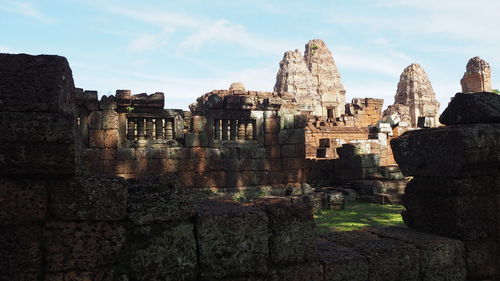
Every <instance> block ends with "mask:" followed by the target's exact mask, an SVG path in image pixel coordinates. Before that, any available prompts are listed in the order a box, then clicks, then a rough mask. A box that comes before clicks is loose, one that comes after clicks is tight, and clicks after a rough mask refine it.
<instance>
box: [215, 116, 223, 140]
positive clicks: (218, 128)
mask: <svg viewBox="0 0 500 281" xmlns="http://www.w3.org/2000/svg"><path fill="white" fill-rule="evenodd" d="M220 121H221V120H219V119H214V139H215V140H220V139H221V136H222V129H221V126H220Z"/></svg>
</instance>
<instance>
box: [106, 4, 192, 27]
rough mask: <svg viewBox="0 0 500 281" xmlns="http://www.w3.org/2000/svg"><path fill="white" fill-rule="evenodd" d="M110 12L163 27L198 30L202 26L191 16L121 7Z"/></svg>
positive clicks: (113, 7) (111, 8)
mask: <svg viewBox="0 0 500 281" xmlns="http://www.w3.org/2000/svg"><path fill="white" fill-rule="evenodd" d="M109 11H110V12H112V13H115V14H120V15H123V16H126V17H129V18H132V19H135V20H138V21H141V22H147V23H156V24H158V23H160V24H162V25H163V26H166V27H169V28H173V27H188V28H196V27H198V26H200V25H201V22H200V21H199V20H197V19H194V18H192V17H190V16H187V15H183V14H178V13H170V12H165V11H151V10H150V11H144V10H140V9H131V8H125V7H119V6H111V7H110V8H109Z"/></svg>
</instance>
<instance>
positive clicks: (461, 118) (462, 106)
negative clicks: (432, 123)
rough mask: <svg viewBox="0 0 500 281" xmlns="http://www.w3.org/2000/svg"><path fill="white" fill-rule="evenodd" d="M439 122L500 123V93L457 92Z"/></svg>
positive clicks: (448, 123)
mask: <svg viewBox="0 0 500 281" xmlns="http://www.w3.org/2000/svg"><path fill="white" fill-rule="evenodd" d="M439 122H441V123H443V124H446V125H456V124H481V123H500V95H498V94H495V93H489V92H481V93H474V94H464V93H457V94H456V95H455V97H454V98H453V99H452V100H451V102H450V103H449V104H448V107H447V108H446V109H445V110H444V111H443V114H441V117H439Z"/></svg>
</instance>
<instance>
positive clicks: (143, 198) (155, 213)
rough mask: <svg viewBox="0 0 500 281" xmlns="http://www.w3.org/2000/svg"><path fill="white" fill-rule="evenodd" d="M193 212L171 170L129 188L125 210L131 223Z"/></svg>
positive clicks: (172, 218) (187, 215) (177, 217)
mask: <svg viewBox="0 0 500 281" xmlns="http://www.w3.org/2000/svg"><path fill="white" fill-rule="evenodd" d="M193 177H194V175H193ZM194 212H195V211H194V208H193V201H192V199H191V198H190V197H189V196H188V194H187V193H186V192H185V191H184V190H183V189H182V186H181V182H179V179H178V178H177V176H176V175H175V174H165V175H162V176H161V177H160V178H158V179H157V180H155V181H153V182H147V183H145V184H141V185H136V186H133V187H132V188H131V189H130V190H129V200H128V210H127V213H128V217H129V218H130V220H132V222H134V223H135V224H138V225H145V224H152V223H158V222H165V221H179V220H185V219H188V218H190V217H192V216H194Z"/></svg>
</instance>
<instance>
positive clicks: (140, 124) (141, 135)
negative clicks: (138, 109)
mask: <svg viewBox="0 0 500 281" xmlns="http://www.w3.org/2000/svg"><path fill="white" fill-rule="evenodd" d="M135 120H136V122H137V140H144V139H146V134H145V132H144V118H136V119H135Z"/></svg>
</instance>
